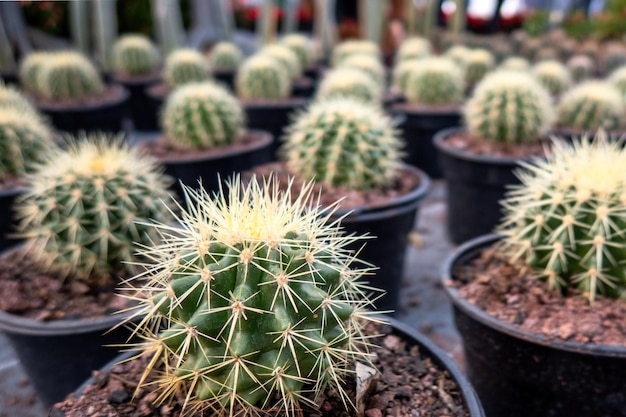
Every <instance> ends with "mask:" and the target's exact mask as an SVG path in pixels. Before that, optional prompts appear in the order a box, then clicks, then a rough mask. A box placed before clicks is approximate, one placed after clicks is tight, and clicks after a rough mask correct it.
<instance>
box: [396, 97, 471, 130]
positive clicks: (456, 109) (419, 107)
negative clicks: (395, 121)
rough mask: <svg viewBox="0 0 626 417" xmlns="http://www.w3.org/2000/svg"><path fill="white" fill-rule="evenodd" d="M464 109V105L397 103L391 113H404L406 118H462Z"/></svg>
mask: <svg viewBox="0 0 626 417" xmlns="http://www.w3.org/2000/svg"><path fill="white" fill-rule="evenodd" d="M462 109H463V105H462V104H456V105H446V106H445V107H438V106H433V105H428V104H420V103H409V102H406V103H396V104H394V105H393V106H391V109H390V110H391V111H392V112H396V113H402V114H404V115H405V116H406V117H413V116H421V117H442V116H460V115H461V112H462ZM446 130H447V129H446Z"/></svg>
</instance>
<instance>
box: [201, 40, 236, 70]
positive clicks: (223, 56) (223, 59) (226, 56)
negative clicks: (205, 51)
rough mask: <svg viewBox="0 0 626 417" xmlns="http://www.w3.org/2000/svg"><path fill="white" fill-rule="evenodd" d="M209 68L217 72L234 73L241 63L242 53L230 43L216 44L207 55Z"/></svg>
mask: <svg viewBox="0 0 626 417" xmlns="http://www.w3.org/2000/svg"><path fill="white" fill-rule="evenodd" d="M209 62H210V64H211V68H212V69H213V70H217V71H235V70H237V68H238V67H239V65H241V63H242V62H243V52H241V49H239V47H238V46H237V45H235V44H234V43H232V42H218V43H216V44H215V45H214V46H213V48H212V49H211V52H210V53H209Z"/></svg>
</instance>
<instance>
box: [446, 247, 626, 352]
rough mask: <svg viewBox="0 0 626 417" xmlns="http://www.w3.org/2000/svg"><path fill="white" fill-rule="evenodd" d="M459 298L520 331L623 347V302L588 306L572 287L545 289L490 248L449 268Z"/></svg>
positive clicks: (606, 301)
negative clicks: (560, 290)
mask: <svg viewBox="0 0 626 417" xmlns="http://www.w3.org/2000/svg"><path fill="white" fill-rule="evenodd" d="M453 275H454V277H455V281H454V282H453V283H451V285H453V286H455V287H457V288H458V289H459V292H460V294H461V296H462V297H463V298H465V299H466V300H468V301H469V302H470V303H472V304H474V305H476V306H477V307H479V308H481V309H482V310H484V311H485V312H487V313H488V314H489V315H491V316H493V317H495V318H497V319H499V320H502V321H504V322H507V323H511V324H513V325H515V326H517V327H519V329H520V330H523V331H528V332H531V333H535V334H539V335H543V336H545V337H546V338H548V339H562V340H567V341H571V342H578V343H595V344H599V345H619V346H626V321H625V320H624V317H626V301H625V300H617V299H612V298H603V297H600V298H598V299H597V300H596V301H595V302H594V303H593V305H590V303H589V301H588V299H587V298H586V297H584V296H583V295H582V294H580V292H578V291H577V290H575V289H573V290H569V291H568V292H566V293H564V294H563V293H561V292H559V291H550V290H548V287H547V284H546V283H545V282H544V281H540V280H538V279H534V278H533V277H532V274H531V271H530V269H529V268H528V267H525V266H524V264H523V263H522V262H521V261H520V262H517V263H514V264H512V263H510V262H509V261H508V260H506V259H504V258H503V257H502V256H501V255H498V254H497V253H496V252H495V251H494V249H488V250H483V251H482V252H481V253H480V254H479V256H478V257H477V258H476V259H474V260H473V261H472V262H471V263H469V264H468V265H456V266H455V267H454V270H453Z"/></svg>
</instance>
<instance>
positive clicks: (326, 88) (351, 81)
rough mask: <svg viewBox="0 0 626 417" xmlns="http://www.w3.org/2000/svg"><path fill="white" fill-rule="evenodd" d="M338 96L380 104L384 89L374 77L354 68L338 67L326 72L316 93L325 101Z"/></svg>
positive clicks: (317, 97)
mask: <svg viewBox="0 0 626 417" xmlns="http://www.w3.org/2000/svg"><path fill="white" fill-rule="evenodd" d="M336 97H353V98H356V99H359V100H362V101H364V102H367V103H375V104H380V103H381V101H382V97H383V90H382V88H381V86H380V85H379V84H376V83H375V82H374V80H372V77H370V76H369V75H367V74H366V73H364V72H363V71H359V70H357V69H354V68H337V69H334V70H331V71H329V72H328V73H326V75H325V76H324V78H322V80H321V81H320V83H319V85H318V87H317V93H316V95H315V98H316V100H318V101H323V100H328V99H331V98H336Z"/></svg>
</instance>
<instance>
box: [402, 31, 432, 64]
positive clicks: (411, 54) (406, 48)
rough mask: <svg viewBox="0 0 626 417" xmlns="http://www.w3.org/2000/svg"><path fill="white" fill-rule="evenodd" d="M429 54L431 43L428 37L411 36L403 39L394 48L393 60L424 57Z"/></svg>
mask: <svg viewBox="0 0 626 417" xmlns="http://www.w3.org/2000/svg"><path fill="white" fill-rule="evenodd" d="M430 54H431V45H430V42H429V41H428V39H425V38H421V37H412V38H408V39H405V40H404V41H403V42H402V43H401V44H400V45H399V46H398V49H397V50H396V55H395V62H396V64H397V63H400V62H402V61H406V60H410V59H420V58H426V57H428V56H430Z"/></svg>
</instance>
